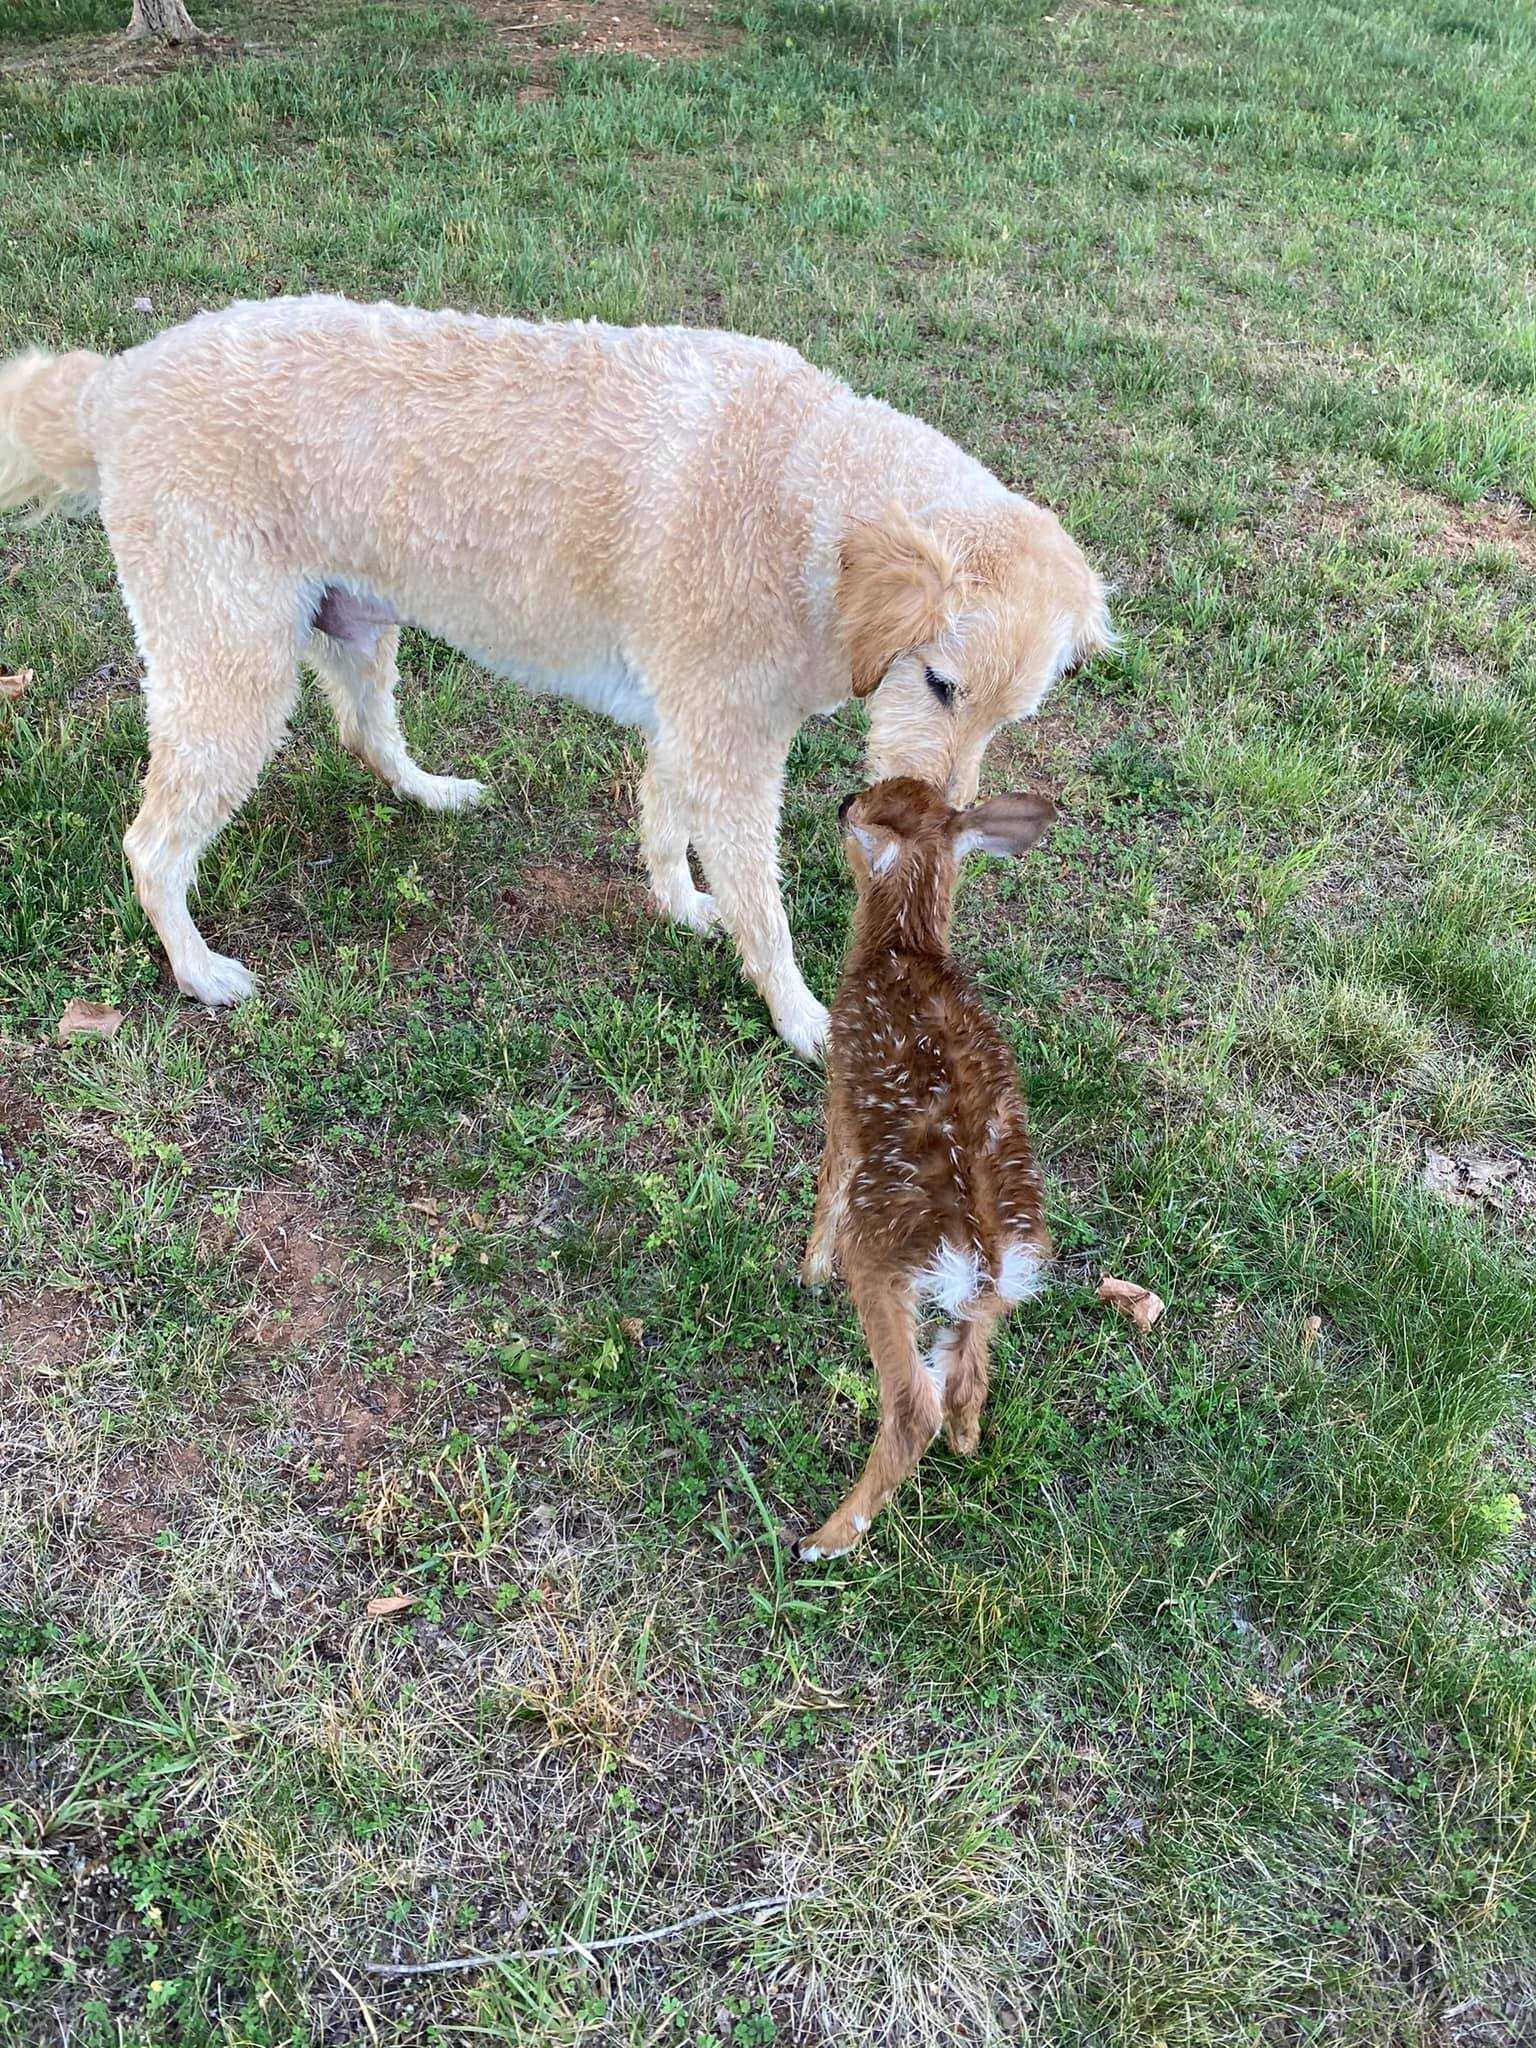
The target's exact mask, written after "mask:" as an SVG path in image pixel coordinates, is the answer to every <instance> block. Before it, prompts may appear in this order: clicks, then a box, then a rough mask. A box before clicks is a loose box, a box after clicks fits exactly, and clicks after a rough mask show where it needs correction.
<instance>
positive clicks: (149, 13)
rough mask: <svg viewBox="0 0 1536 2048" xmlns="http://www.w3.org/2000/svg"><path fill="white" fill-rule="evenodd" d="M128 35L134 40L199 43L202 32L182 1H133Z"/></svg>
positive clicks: (201, 38)
mask: <svg viewBox="0 0 1536 2048" xmlns="http://www.w3.org/2000/svg"><path fill="white" fill-rule="evenodd" d="M128 33H129V35H130V36H132V37H134V38H136V39H137V38H139V37H144V36H161V37H163V38H164V39H165V41H166V42H168V43H200V42H201V41H202V40H203V31H202V30H201V29H200V28H199V27H198V25H197V23H196V22H195V21H194V20H193V19H192V17H191V15H190V14H188V12H187V10H186V8H185V7H184V6H183V5H182V0H133V19H132V21H130V22H129V24H128Z"/></svg>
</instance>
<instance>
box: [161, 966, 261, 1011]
mask: <svg viewBox="0 0 1536 2048" xmlns="http://www.w3.org/2000/svg"><path fill="white" fill-rule="evenodd" d="M176 985H177V987H178V988H179V989H180V990H181V992H182V994H183V995H184V996H190V997H191V998H192V1000H193V1002H194V1003H206V1004H207V1005H208V1006H209V1008H210V1009H219V1008H221V1007H222V1006H223V1005H225V1004H228V1003H243V1002H244V1001H245V999H246V997H247V996H248V995H250V994H251V992H252V991H253V989H254V988H255V986H256V982H255V979H254V977H253V976H252V974H251V970H250V969H249V968H248V967H246V966H245V965H244V964H243V963H242V962H241V961H239V960H231V959H228V958H227V957H226V956H225V955H224V954H223V953H206V954H205V955H204V956H203V958H202V959H201V960H199V961H198V962H197V963H196V965H195V966H192V967H187V968H183V969H182V970H181V971H180V972H179V973H178V974H177V976H176Z"/></svg>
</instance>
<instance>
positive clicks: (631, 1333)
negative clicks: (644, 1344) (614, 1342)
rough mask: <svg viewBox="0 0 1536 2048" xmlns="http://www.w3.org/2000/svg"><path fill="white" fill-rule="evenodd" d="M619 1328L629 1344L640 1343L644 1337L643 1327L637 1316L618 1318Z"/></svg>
mask: <svg viewBox="0 0 1536 2048" xmlns="http://www.w3.org/2000/svg"><path fill="white" fill-rule="evenodd" d="M619 1328H620V1329H621V1330H622V1331H623V1332H624V1334H625V1336H626V1337H627V1338H628V1339H629V1341H630V1343H631V1344H638V1343H640V1342H641V1341H642V1340H643V1338H644V1336H645V1325H644V1323H642V1322H641V1320H640V1318H639V1317H638V1316H620V1317H619Z"/></svg>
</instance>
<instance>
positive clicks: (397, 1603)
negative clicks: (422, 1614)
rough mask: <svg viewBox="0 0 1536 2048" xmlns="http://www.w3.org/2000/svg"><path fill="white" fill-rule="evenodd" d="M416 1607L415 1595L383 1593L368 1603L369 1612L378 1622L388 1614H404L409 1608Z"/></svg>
mask: <svg viewBox="0 0 1536 2048" xmlns="http://www.w3.org/2000/svg"><path fill="white" fill-rule="evenodd" d="M415 1605H416V1595H415V1594H414V1593H381V1594H380V1595H379V1597H378V1598H377V1599H376V1600H370V1601H369V1602H368V1612H369V1614H370V1615H371V1616H373V1618H374V1619H375V1620H377V1619H379V1617H380V1616H382V1615H386V1614H404V1612H405V1610H406V1609H407V1607H414V1606H415Z"/></svg>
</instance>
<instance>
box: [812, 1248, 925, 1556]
mask: <svg viewBox="0 0 1536 2048" xmlns="http://www.w3.org/2000/svg"><path fill="white" fill-rule="evenodd" d="M848 1283H849V1286H850V1287H851V1288H852V1290H853V1299H854V1304H855V1306H856V1307H857V1309H858V1311H859V1321H860V1322H861V1323H862V1324H863V1326H864V1337H865V1341H866V1342H867V1343H868V1345H869V1352H870V1357H871V1358H872V1359H873V1360H874V1364H875V1371H876V1372H877V1373H878V1374H879V1377H880V1427H879V1429H878V1430H876V1432H875V1441H874V1445H873V1447H872V1449H871V1451H870V1454H869V1461H868V1463H867V1464H866V1465H865V1467H864V1470H863V1472H862V1473H861V1474H860V1475H859V1478H858V1480H857V1482H856V1483H855V1485H854V1486H853V1487H852V1488H851V1489H850V1490H849V1493H848V1495H847V1498H846V1499H845V1500H844V1501H843V1502H842V1504H841V1506H840V1507H839V1508H838V1510H837V1512H836V1513H835V1514H834V1515H832V1516H830V1517H829V1518H828V1519H827V1520H826V1521H825V1522H824V1523H823V1524H822V1526H821V1527H820V1528H819V1529H818V1530H817V1531H816V1533H815V1534H814V1535H813V1536H810V1537H807V1538H806V1540H805V1541H804V1542H802V1543H800V1544H798V1545H797V1546H796V1548H797V1552H798V1554H799V1556H800V1557H801V1558H803V1559H804V1560H805V1561H806V1562H807V1563H814V1562H815V1561H816V1560H817V1559H818V1558H824V1557H840V1556H841V1555H842V1553H843V1552H844V1551H845V1550H851V1549H852V1548H853V1546H854V1544H855V1543H857V1542H858V1540H859V1538H860V1537H861V1536H862V1535H863V1534H864V1531H865V1530H866V1529H867V1528H868V1527H869V1525H870V1523H871V1522H872V1521H873V1520H874V1519H875V1516H876V1515H877V1514H879V1512H880V1510H881V1509H882V1508H883V1507H884V1506H885V1504H886V1502H887V1501H888V1500H889V1499H890V1497H891V1495H892V1494H893V1493H894V1492H895V1491H896V1489H897V1487H898V1486H899V1485H900V1484H901V1482H902V1480H903V1479H905V1478H906V1476H907V1474H908V1473H909V1472H910V1471H912V1469H913V1468H914V1467H915V1465H916V1464H917V1461H918V1459H919V1458H921V1456H922V1455H923V1453H924V1451H926V1450H927V1448H928V1446H929V1444H931V1443H932V1442H933V1439H934V1437H935V1436H936V1435H937V1434H938V1429H939V1424H940V1422H941V1421H942V1420H943V1413H944V1411H943V1407H942V1405H941V1403H940V1400H939V1393H938V1389H937V1387H936V1386H935V1384H934V1380H933V1375H932V1374H931V1373H930V1372H929V1371H928V1370H927V1368H926V1367H925V1366H924V1364H923V1362H922V1360H921V1358H920V1357H919V1356H918V1351H917V1319H916V1314H915V1311H914V1307H913V1301H912V1291H911V1288H910V1287H908V1286H906V1285H905V1284H903V1283H900V1282H898V1281H897V1280H896V1279H895V1276H894V1275H891V1274H888V1273H883V1272H877V1271H875V1270H873V1269H871V1268H868V1267H863V1266H856V1267H855V1268H854V1269H853V1271H851V1272H850V1273H849V1275H848Z"/></svg>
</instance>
